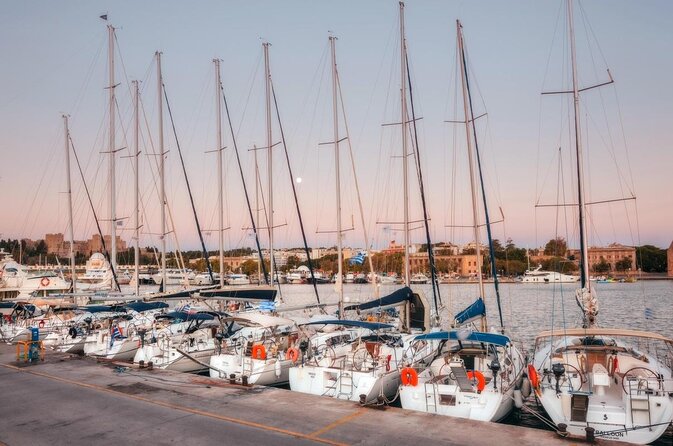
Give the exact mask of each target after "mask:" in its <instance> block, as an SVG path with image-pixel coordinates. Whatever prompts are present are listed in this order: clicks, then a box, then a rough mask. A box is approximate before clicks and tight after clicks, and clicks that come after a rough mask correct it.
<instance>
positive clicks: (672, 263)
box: [666, 242, 673, 277]
mask: <svg viewBox="0 0 673 446" xmlns="http://www.w3.org/2000/svg"><path fill="white" fill-rule="evenodd" d="M666 264H667V265H668V270H667V271H668V274H667V275H668V277H673V242H671V246H669V247H668V250H667V251H666Z"/></svg>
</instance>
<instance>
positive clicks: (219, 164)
mask: <svg viewBox="0 0 673 446" xmlns="http://www.w3.org/2000/svg"><path fill="white" fill-rule="evenodd" d="M213 62H214V63H215V97H216V98H217V150H216V154H217V206H218V211H217V214H218V215H217V217H218V223H219V228H218V231H217V233H218V243H219V247H220V262H219V263H220V288H222V287H223V286H224V197H223V195H224V193H223V187H224V186H223V184H222V149H223V147H222V100H221V99H220V91H222V79H221V77H220V59H213Z"/></svg>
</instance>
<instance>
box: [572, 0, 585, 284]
mask: <svg viewBox="0 0 673 446" xmlns="http://www.w3.org/2000/svg"><path fill="white" fill-rule="evenodd" d="M568 31H569V34H570V56H571V59H572V70H573V105H574V108H575V158H577V194H578V197H579V201H578V204H579V224H580V227H579V229H580V255H581V258H580V261H581V264H582V270H581V274H580V279H581V281H580V284H581V286H582V288H587V289H588V290H591V281H589V247H588V238H587V228H586V203H585V199H584V165H583V164H584V163H583V158H582V138H581V135H580V130H581V127H580V117H579V116H580V93H579V87H578V85H577V59H576V54H575V28H574V23H573V2H572V0H568Z"/></svg>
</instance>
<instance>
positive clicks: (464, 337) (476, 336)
mask: <svg viewBox="0 0 673 446" xmlns="http://www.w3.org/2000/svg"><path fill="white" fill-rule="evenodd" d="M414 339H416V340H430V339H434V340H451V341H462V342H466V341H473V342H483V343H485V344H495V345H500V346H503V347H504V346H506V345H507V344H509V342H510V341H509V338H508V337H507V336H505V335H501V334H497V333H483V332H481V331H472V332H468V333H462V332H461V331H457V330H451V331H433V332H431V333H425V334H422V335H418V336H416V337H415V338H414Z"/></svg>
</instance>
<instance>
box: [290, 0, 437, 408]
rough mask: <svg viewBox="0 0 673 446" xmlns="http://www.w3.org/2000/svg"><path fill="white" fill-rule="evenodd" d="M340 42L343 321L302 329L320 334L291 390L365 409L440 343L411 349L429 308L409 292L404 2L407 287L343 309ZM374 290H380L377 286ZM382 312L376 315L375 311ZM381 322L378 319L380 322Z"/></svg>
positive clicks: (392, 391)
mask: <svg viewBox="0 0 673 446" xmlns="http://www.w3.org/2000/svg"><path fill="white" fill-rule="evenodd" d="M335 41H336V38H335V37H333V36H330V48H331V54H332V92H333V114H334V141H333V144H334V148H335V166H336V169H337V170H336V179H337V226H338V228H337V247H338V250H337V251H338V254H339V256H338V265H339V272H338V273H337V290H338V292H339V293H340V295H341V299H340V301H339V313H338V316H339V319H332V320H330V319H324V318H323V319H322V320H315V321H311V322H309V323H307V324H304V325H303V327H309V326H318V327H321V329H320V330H319V331H318V332H317V333H315V334H314V335H312V336H310V337H308V339H305V340H303V341H302V342H300V346H301V347H303V348H302V353H303V355H302V360H301V363H298V364H297V365H296V366H295V367H293V368H291V369H290V388H291V389H292V390H293V391H298V392H303V393H310V394H314V395H322V396H329V397H332V398H337V399H347V400H351V401H357V402H359V403H360V404H385V403H388V402H390V401H392V400H393V399H394V397H395V395H396V393H397V388H398V386H399V383H400V374H399V369H400V368H402V367H404V366H408V365H417V364H421V363H422V364H428V363H429V362H430V361H431V359H432V358H433V357H434V355H435V354H436V346H437V343H436V342H434V341H428V342H425V343H415V344H414V347H413V348H412V347H411V346H410V340H412V339H414V338H415V336H416V334H411V333H410V331H412V330H416V332H417V333H419V332H423V331H425V330H428V329H429V328H430V314H429V306H428V304H427V302H425V297H424V296H422V295H419V294H417V293H414V292H413V291H412V290H411V289H410V288H409V283H410V280H409V263H408V246H409V243H408V232H409V227H408V226H409V218H408V216H409V212H408V195H407V193H408V181H407V179H408V177H407V161H406V160H407V158H408V156H409V153H408V147H407V137H408V134H407V128H408V127H407V124H408V118H407V109H406V104H407V96H406V95H407V92H406V75H407V73H406V51H405V50H406V47H405V40H404V4H403V3H400V41H401V52H400V53H401V61H402V79H401V82H402V84H403V88H402V94H401V102H402V111H401V113H402V116H403V117H402V120H401V126H402V135H403V138H402V139H403V144H402V145H403V153H404V155H403V159H404V160H405V161H404V162H403V165H404V189H405V198H407V199H406V200H405V212H404V224H405V242H406V243H405V246H406V250H405V254H406V256H405V258H406V262H405V263H406V269H405V278H406V281H405V283H406V286H405V287H404V288H402V289H400V290H397V291H395V292H394V293H392V294H391V295H388V296H385V297H382V298H380V299H375V300H373V301H370V302H367V303H364V304H361V305H350V306H347V307H344V305H343V288H342V286H341V278H342V271H341V249H340V248H341V240H340V235H341V225H340V223H341V218H340V215H339V213H340V196H339V194H340V191H339V164H338V163H339V147H338V144H339V142H340V138H339V133H338V130H339V125H338V114H337V106H338V99H337V89H338V71H337V64H336V50H335ZM374 285H376V284H375V283H374ZM396 306H401V307H402V311H401V314H400V316H399V319H398V323H399V326H398V327H395V326H393V325H391V324H387V323H383V322H382V321H381V320H380V318H381V317H385V315H384V313H385V310H386V309H388V308H391V307H396ZM353 310H355V311H357V312H358V314H360V315H361V316H362V315H365V314H368V313H369V317H368V320H367V321H359V320H348V319H344V318H343V317H344V315H345V312H346V311H353ZM377 311H378V312H379V316H378V317H377V316H375V315H374V312H377ZM377 319H378V320H377Z"/></svg>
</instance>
